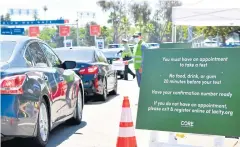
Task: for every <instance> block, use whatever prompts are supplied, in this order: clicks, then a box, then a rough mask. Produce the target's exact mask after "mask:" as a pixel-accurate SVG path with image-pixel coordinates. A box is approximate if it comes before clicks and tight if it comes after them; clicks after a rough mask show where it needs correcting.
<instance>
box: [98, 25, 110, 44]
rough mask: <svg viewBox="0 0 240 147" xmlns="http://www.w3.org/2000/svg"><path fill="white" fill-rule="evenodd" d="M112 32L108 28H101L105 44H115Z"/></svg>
mask: <svg viewBox="0 0 240 147" xmlns="http://www.w3.org/2000/svg"><path fill="white" fill-rule="evenodd" d="M112 33H113V32H112V30H111V29H110V28H108V27H106V26H102V27H101V36H100V37H102V38H103V39H104V44H109V43H111V42H113V38H112Z"/></svg>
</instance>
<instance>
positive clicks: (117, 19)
mask: <svg viewBox="0 0 240 147" xmlns="http://www.w3.org/2000/svg"><path fill="white" fill-rule="evenodd" d="M97 4H98V5H99V6H100V7H101V8H102V10H103V11H104V12H110V15H109V20H108V23H112V25H113V29H114V33H113V40H114V42H115V43H118V42H119V37H120V36H121V35H122V34H121V33H120V31H122V30H121V29H120V26H121V23H122V21H121V20H122V18H123V17H124V16H125V15H124V8H125V5H124V3H123V1H122V0H110V1H107V0H99V1H98V2H97Z"/></svg>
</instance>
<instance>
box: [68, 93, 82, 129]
mask: <svg viewBox="0 0 240 147" xmlns="http://www.w3.org/2000/svg"><path fill="white" fill-rule="evenodd" d="M82 110H83V99H82V92H81V89H80V90H79V91H78V97H77V103H76V108H75V112H74V116H73V118H72V119H71V120H70V122H71V124H72V125H79V124H81V122H82Z"/></svg>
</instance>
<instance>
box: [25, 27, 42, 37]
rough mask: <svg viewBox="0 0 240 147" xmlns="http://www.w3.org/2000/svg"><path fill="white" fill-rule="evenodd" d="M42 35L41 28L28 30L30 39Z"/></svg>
mask: <svg viewBox="0 0 240 147" xmlns="http://www.w3.org/2000/svg"><path fill="white" fill-rule="evenodd" d="M39 35H40V28H39V26H30V27H29V28H28V36H30V37H38V36H39Z"/></svg>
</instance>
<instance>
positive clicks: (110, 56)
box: [101, 48, 124, 79]
mask: <svg viewBox="0 0 240 147" xmlns="http://www.w3.org/2000/svg"><path fill="white" fill-rule="evenodd" d="M101 51H102V53H103V54H104V56H105V57H106V58H107V61H108V63H109V64H112V63H113V61H120V60H121V59H122V57H121V53H120V51H121V49H118V48H115V49H103V50H101ZM117 75H118V76H120V79H123V78H124V70H117Z"/></svg>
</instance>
